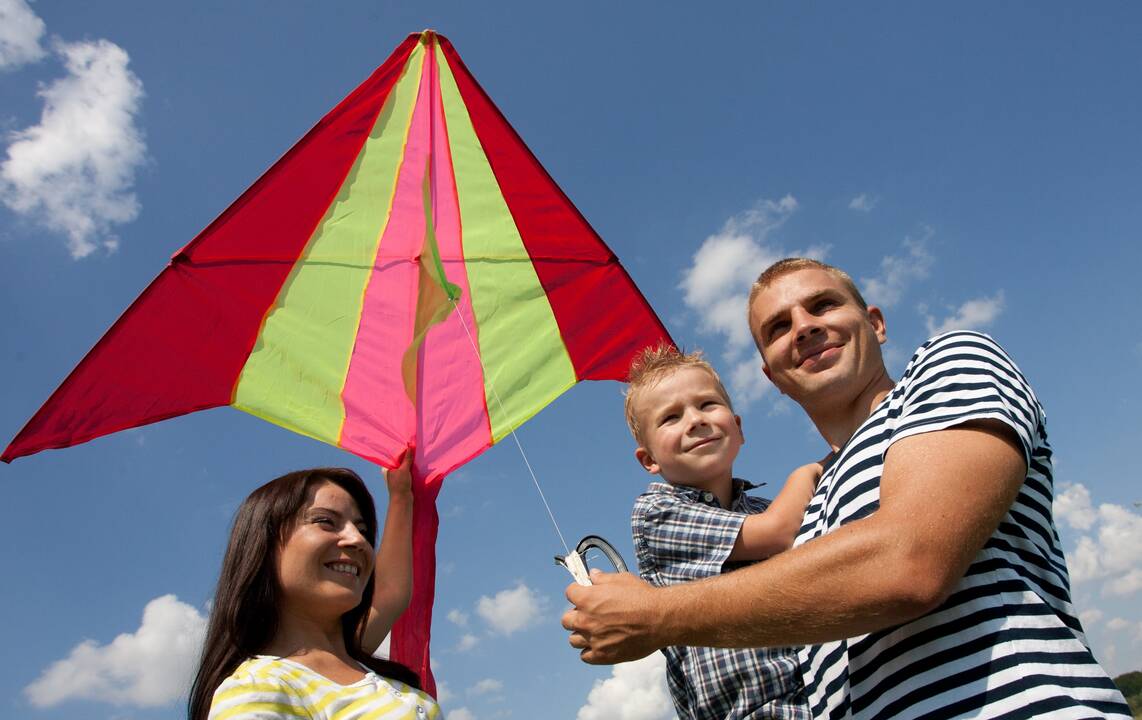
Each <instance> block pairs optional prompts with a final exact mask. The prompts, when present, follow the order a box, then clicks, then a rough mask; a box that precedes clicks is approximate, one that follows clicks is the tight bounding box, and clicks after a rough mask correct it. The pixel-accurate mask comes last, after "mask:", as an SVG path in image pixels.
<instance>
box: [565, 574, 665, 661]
mask: <svg viewBox="0 0 1142 720" xmlns="http://www.w3.org/2000/svg"><path fill="white" fill-rule="evenodd" d="M591 582H592V583H594V585H591V586H589V587H588V586H584V585H578V584H575V583H572V584H571V585H569V586H568V587H567V592H566V595H567V599H568V600H570V601H571V604H572V605H574V606H575V607H573V608H571V609H570V610H568V611H567V612H565V613H564V614H563V627H564V628H566V629H567V630H570V631H571V639H570V642H571V647H573V648H578V649H579V650H581V651H582V652H580V653H579V657H580V658H582V660H583V662H586V663H590V664H592V665H613V664H614V663H620V662H627V661H628V660H637V659H639V658H643V657H646V656H647V655H649V654H651V653H652V652H654V651H655V650H658V649H659V648H661V647H664V646H665V643H659V641H658V640H657V639H656V638H657V637H658V636H659V633H660V631H661V630H662V628H661V623H662V620H663V619H664V617H665V615H664V613H662V612H661V608H662V605H661V603H658V602H656V600H658V599H659V597H658V596H660V595H662V591H661V590H657V589H655V588H653V587H651V586H650V585H649V584H648V583H646V582H644V581H642V580H640V579H639V578H638V577H636V576H635V575H632V574H630V573H604V572H602V571H600V570H592V571H591Z"/></svg>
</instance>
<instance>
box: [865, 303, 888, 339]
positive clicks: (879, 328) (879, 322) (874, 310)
mask: <svg viewBox="0 0 1142 720" xmlns="http://www.w3.org/2000/svg"><path fill="white" fill-rule="evenodd" d="M867 314H868V321H869V322H870V323H872V329H873V330H874V331H875V332H876V339H877V340H879V341H880V344H881V345H883V344H884V343H885V342H886V341H887V340H888V325H887V323H885V322H884V313H883V312H881V311H880V308H878V307H877V306H875V305H869V306H868V311H867Z"/></svg>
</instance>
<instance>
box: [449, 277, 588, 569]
mask: <svg viewBox="0 0 1142 720" xmlns="http://www.w3.org/2000/svg"><path fill="white" fill-rule="evenodd" d="M450 299H451V298H450ZM452 309H453V310H455V311H456V317H458V318H460V325H461V326H462V327H463V328H464V334H465V335H467V336H468V342H469V343H471V344H472V351H473V352H474V353H476V358H477V359H478V360H479V362H480V368H481V369H482V370H483V371H484V377H485V378H486V379H487V381H488V388H489V389H490V390H491V391H492V396H493V397H494V398H495V399H496V404H497V405H499V407H500V412H501V413H504V414H505V415H506V414H507V410H505V409H504V401H503V400H501V399H500V393H499V391H497V390H496V383H495V381H494V380H493V379H492V378H491V377H489V376H488V371H487V369H485V368H484V367H483V365H484V361H483V358H481V357H480V350H479V348H477V347H476V340H475V338H473V337H472V331H471V330H469V329H468V323H466V322H465V321H464V313H462V312H460V304H459V303H458V302H457V301H456V300H452ZM511 436H512V440H515V446H516V447H517V448H519V455H520V457H522V458H523V464H524V465H526V466H527V472H528V473H529V474H530V475H531V481H532V482H533V483H535V489H536V490H538V491H539V499H540V500H542V501H543V507H544V508H546V509H547V517H549V518H551V524H552V525H553V526H554V527H555V534H556V535H558V536H559V542H560V543H561V544H562V545H563V552H565V553H567V554H568V555H570V554H571V548H569V547H568V546H567V541H566V540H565V539H564V538H563V532H562V531H561V530H560V529H559V523H558V522H556V521H555V513H553V512H551V505H549V504H548V503H547V496H546V495H544V494H543V488H542V487H540V486H539V478H537V477H536V476H535V471H534V470H532V469H531V462H530V461H529V460H528V459H527V453H525V452H524V451H523V443H521V442H520V441H519V436H518V435H516V434H515V427H514V426H513V427H512V428H511Z"/></svg>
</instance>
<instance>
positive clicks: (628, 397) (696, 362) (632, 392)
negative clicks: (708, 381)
mask: <svg viewBox="0 0 1142 720" xmlns="http://www.w3.org/2000/svg"><path fill="white" fill-rule="evenodd" d="M682 368H700V369H702V370H705V371H706V372H708V373H710V377H712V378H714V383H715V384H716V385H717V386H718V392H720V393H721V394H722V397H723V398H725V401H726V406H727V407H728V408H729V409H730V412H733V409H734V405H733V402H732V401H731V400H730V394H729V393H728V392H726V386H725V385H723V384H722V378H721V377H719V376H718V371H717V370H714V366H713V365H711V364H710V363H708V362H706V360H705V359H704V358H703V357H702V353H701V351H695V352H688V353H684V352H682V351H680V350H679V349H678V348H676V347H674V346H673V345H669V344H666V343H663V344H661V345H659V346H657V347H653V348H646V349H645V350H643V351H642V352H640V353H639V354H638V355H635V358H634V360H632V361H631V364H630V373H629V375H628V380H627V382H628V383H629V385H628V386H627V390H626V393H624V403H623V409H624V411H625V413H626V419H627V427H629V428H630V434H631V435H633V436H634V439H635V442H637V443H638V444H639V445H642V442H643V438H642V425H641V423H640V422H639V418H638V414H637V413H636V412H635V409H634V403H635V400H637V399H638V395H639V394H640V393H641V392H642V391H643V390H645V389H646V388H648V387H651V386H653V385H656V384H657V383H659V382H661V381H662V380H663V379H664V378H666V376H668V375H672V374H673V373H675V372H677V371H678V370H680V369H682Z"/></svg>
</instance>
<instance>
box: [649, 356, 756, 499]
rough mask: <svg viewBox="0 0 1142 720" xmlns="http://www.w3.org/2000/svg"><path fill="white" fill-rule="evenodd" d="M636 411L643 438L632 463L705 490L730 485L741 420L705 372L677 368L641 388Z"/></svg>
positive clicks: (739, 443)
mask: <svg viewBox="0 0 1142 720" xmlns="http://www.w3.org/2000/svg"><path fill="white" fill-rule="evenodd" d="M635 410H636V412H638V414H639V420H640V423H641V425H642V433H641V434H642V436H643V439H642V443H643V444H642V447H639V448H638V449H637V450H635V457H636V458H637V459H638V461H639V463H640V464H641V465H642V466H643V467H644V468H646V471H647V472H649V473H652V474H655V475H662V477H663V478H664V479H666V481H667V482H670V483H673V484H675V485H687V486H690V487H698V488H703V489H711V488H712V487H713V486H714V484H715V483H717V482H719V481H721V480H725V481H728V480H729V479H730V476H731V473H732V471H733V464H734V459H735V458H737V455H738V450H740V449H741V446H742V443H743V442H745V441H744V439H743V438H742V432H741V418H739V417H738V416H736V415H734V411H733V410H731V409H730V406H729V402H728V401H727V400H726V397H725V395H723V394H722V390H721V388H719V387H718V383H716V382H715V381H714V377H713V376H712V375H711V374H710V373H709V372H707V371H706V370H704V369H703V368H700V367H683V368H679V369H678V370H676V371H675V372H673V373H671V374H670V375H667V376H666V377H664V378H662V380H660V381H659V382H658V383H656V384H654V385H652V386H650V387H647V388H644V389H643V390H642V391H641V392H640V393H639V397H638V398H637V400H636V405H635Z"/></svg>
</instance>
